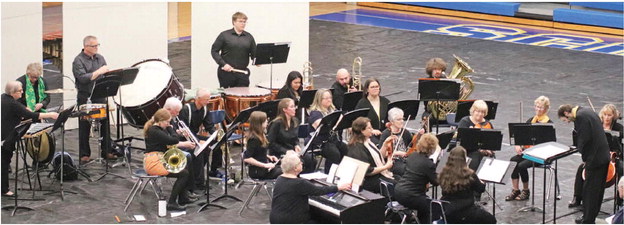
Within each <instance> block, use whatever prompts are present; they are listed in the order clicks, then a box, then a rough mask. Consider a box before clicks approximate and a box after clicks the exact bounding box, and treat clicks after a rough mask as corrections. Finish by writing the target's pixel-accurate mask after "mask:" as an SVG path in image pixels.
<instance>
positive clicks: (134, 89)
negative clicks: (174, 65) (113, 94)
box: [115, 60, 173, 107]
mask: <svg viewBox="0 0 624 225" xmlns="http://www.w3.org/2000/svg"><path fill="white" fill-rule="evenodd" d="M135 67H138V68H139V73H138V74H137V77H136V79H135V80H134V83H132V84H128V85H124V86H121V87H120V94H121V105H122V106H124V107H135V106H140V105H142V104H144V103H147V102H149V101H151V100H153V99H154V98H156V97H157V96H158V95H159V94H160V93H161V92H162V91H163V90H164V89H165V87H167V85H168V84H169V80H171V77H172V76H173V70H172V69H171V67H170V66H169V64H167V63H165V62H163V61H161V60H146V61H143V62H140V63H137V64H135ZM115 101H116V102H119V99H118V98H116V99H115Z"/></svg>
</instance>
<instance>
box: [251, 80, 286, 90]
mask: <svg viewBox="0 0 624 225" xmlns="http://www.w3.org/2000/svg"><path fill="white" fill-rule="evenodd" d="M284 83H286V81H285V80H273V86H272V88H271V81H269V80H265V81H262V82H260V83H258V84H256V86H257V87H260V88H264V89H272V90H279V89H281V88H282V87H283V86H284Z"/></svg>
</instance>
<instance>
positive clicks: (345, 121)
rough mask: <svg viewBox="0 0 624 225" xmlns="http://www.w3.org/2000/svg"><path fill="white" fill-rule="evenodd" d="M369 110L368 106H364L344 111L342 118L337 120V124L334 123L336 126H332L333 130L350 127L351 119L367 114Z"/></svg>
mask: <svg viewBox="0 0 624 225" xmlns="http://www.w3.org/2000/svg"><path fill="white" fill-rule="evenodd" d="M369 110H370V109H369V108H364V109H357V110H353V111H350V112H348V113H345V114H344V115H343V116H342V119H340V120H339V121H338V125H336V127H335V128H334V131H340V130H344V129H347V128H351V124H352V123H353V121H354V120H355V119H357V118H358V117H366V116H367V115H368V111H369ZM343 112H344V111H343Z"/></svg>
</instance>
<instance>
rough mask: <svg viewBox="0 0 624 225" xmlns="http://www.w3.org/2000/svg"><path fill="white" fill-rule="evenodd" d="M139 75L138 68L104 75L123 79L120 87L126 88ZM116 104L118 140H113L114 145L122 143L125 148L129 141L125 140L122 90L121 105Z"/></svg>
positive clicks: (113, 71)
mask: <svg viewBox="0 0 624 225" xmlns="http://www.w3.org/2000/svg"><path fill="white" fill-rule="evenodd" d="M138 73H139V68H138V67H127V68H122V69H117V70H112V71H108V72H107V73H105V74H104V76H118V77H120V79H121V80H120V82H121V83H120V86H124V85H128V84H132V83H134V80H135V79H136V77H137V74H138ZM116 104H117V110H116V111H117V112H116V113H115V114H116V117H117V121H116V125H117V139H116V140H113V142H114V143H119V142H121V145H122V146H125V145H126V141H127V140H129V139H128V138H125V135H124V129H123V113H121V107H123V99H122V97H121V89H119V103H116ZM131 139H139V138H135V137H132V138H131Z"/></svg>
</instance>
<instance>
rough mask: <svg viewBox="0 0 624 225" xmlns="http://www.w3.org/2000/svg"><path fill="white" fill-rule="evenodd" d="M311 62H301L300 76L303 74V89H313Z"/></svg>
mask: <svg viewBox="0 0 624 225" xmlns="http://www.w3.org/2000/svg"><path fill="white" fill-rule="evenodd" d="M313 71H314V69H312V63H311V62H305V63H303V71H301V76H303V89H305V90H312V89H314V78H313V77H312V72H313Z"/></svg>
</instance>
